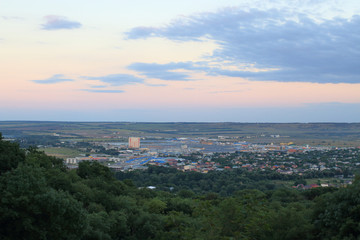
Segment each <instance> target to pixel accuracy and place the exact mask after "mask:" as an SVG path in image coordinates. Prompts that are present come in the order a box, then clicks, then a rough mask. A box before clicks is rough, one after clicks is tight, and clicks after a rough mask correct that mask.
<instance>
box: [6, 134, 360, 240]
mask: <svg viewBox="0 0 360 240" xmlns="http://www.w3.org/2000/svg"><path fill="white" fill-rule="evenodd" d="M161 171H163V169H158V168H153V172H152V173H151V174H153V176H158V177H159V178H160V180H161V177H164V175H163V172H161ZM233 173H234V172H233ZM149 174H150V173H149ZM223 174H226V172H224V173H223ZM179 176H180V175H179ZM181 176H182V177H183V178H184V179H182V184H183V185H184V186H187V185H191V184H189V183H188V182H189V181H197V179H193V176H195V175H191V173H184V174H183V175H181ZM208 176H210V175H208ZM118 177H119V176H118ZM214 177H216V176H214ZM119 178H120V177H119ZM229 179H230V177H229ZM160 180H159V181H160ZM207 181H209V184H210V180H209V179H207ZM264 181H265V182H266V183H268V184H271V181H270V180H264ZM214 182H217V181H214ZM201 184H204V185H206V184H207V183H206V182H202V183H201ZM227 184H228V183H227V180H226V179H223V182H222V185H223V186H224V187H225V188H227V187H228V186H227ZM234 184H235V183H234ZM243 184H244V185H246V184H247V183H246V182H243ZM174 185H175V186H176V181H175V182H174ZM220 189H222V188H220ZM214 191H218V190H217V188H212V189H211V191H204V192H202V191H199V192H198V191H197V190H196V188H194V189H193V190H191V189H189V188H188V189H186V188H185V187H183V188H179V189H177V190H175V191H174V192H166V191H162V190H151V189H148V188H140V189H139V188H138V187H137V186H136V185H135V184H134V182H133V181H131V180H129V179H123V180H122V181H120V180H117V179H116V178H115V177H114V176H113V173H112V172H111V171H110V170H109V169H108V168H107V167H104V166H102V165H100V164H98V163H96V162H82V163H80V164H79V168H78V169H76V170H68V169H66V168H65V166H64V165H63V162H62V160H59V159H57V158H55V157H50V156H47V155H45V154H44V153H43V152H41V151H38V150H37V149H34V148H28V149H27V150H22V149H20V148H19V146H18V145H17V144H16V143H11V142H7V141H3V140H1V135H0V197H1V202H0V239H129V240H130V239H357V238H358V236H360V227H359V224H358V223H359V222H360V199H359V196H360V179H356V180H355V182H354V183H353V184H352V185H350V186H348V187H347V188H340V189H337V188H316V189H311V190H307V191H298V190H294V189H288V188H275V189H271V188H266V189H260V190H259V188H258V189H253V188H252V187H251V186H249V187H245V188H243V189H235V190H234V191H231V192H229V193H227V194H220V193H221V190H220V192H214Z"/></svg>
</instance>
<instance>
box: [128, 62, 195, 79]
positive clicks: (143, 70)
mask: <svg viewBox="0 0 360 240" xmlns="http://www.w3.org/2000/svg"><path fill="white" fill-rule="evenodd" d="M192 68H193V63H191V62H189V63H187V62H179V63H167V64H158V63H133V64H130V65H129V66H128V69H130V70H134V71H137V72H139V73H140V74H142V75H144V76H146V77H148V78H157V79H161V80H170V81H188V80H190V75H189V74H187V73H184V72H173V70H179V69H183V70H184V69H185V70H187V69H192Z"/></svg>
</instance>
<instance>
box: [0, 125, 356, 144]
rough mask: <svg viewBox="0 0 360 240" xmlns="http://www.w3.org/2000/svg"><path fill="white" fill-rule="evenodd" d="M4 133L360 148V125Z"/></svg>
mask: <svg viewBox="0 0 360 240" xmlns="http://www.w3.org/2000/svg"><path fill="white" fill-rule="evenodd" d="M0 132H2V133H3V134H4V135H9V136H15V137H21V136H47V137H49V138H51V137H53V138H54V137H56V136H58V138H60V139H64V140H68V139H77V140H78V139H80V140H86V141H89V140H91V141H104V139H106V141H111V139H119V138H127V137H129V136H141V137H170V138H171V137H217V136H229V137H235V138H237V139H240V140H246V141H249V142H263V143H269V142H273V143H280V142H290V141H291V142H295V144H298V145H302V144H310V145H313V146H319V145H322V146H338V147H342V146H349V147H350V146H360V123H232V122H229V123H184V122H177V123H134V122H0ZM271 135H279V137H278V138H272V137H271Z"/></svg>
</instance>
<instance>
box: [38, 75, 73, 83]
mask: <svg viewBox="0 0 360 240" xmlns="http://www.w3.org/2000/svg"><path fill="white" fill-rule="evenodd" d="M63 77H64V75H63V74H55V75H53V76H52V77H50V78H47V79H44V80H32V82H34V83H40V84H54V83H61V82H72V81H74V80H73V79H67V78H63Z"/></svg>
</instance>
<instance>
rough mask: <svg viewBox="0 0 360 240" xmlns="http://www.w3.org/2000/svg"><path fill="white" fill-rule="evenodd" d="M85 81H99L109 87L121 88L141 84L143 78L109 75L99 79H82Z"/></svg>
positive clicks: (127, 75)
mask: <svg viewBox="0 0 360 240" xmlns="http://www.w3.org/2000/svg"><path fill="white" fill-rule="evenodd" d="M83 78H85V79H87V80H99V81H101V82H103V83H108V84H110V85H111V86H122V85H128V84H134V83H143V82H144V79H143V78H138V77H135V76H133V75H129V74H111V75H107V76H100V77H83Z"/></svg>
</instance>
